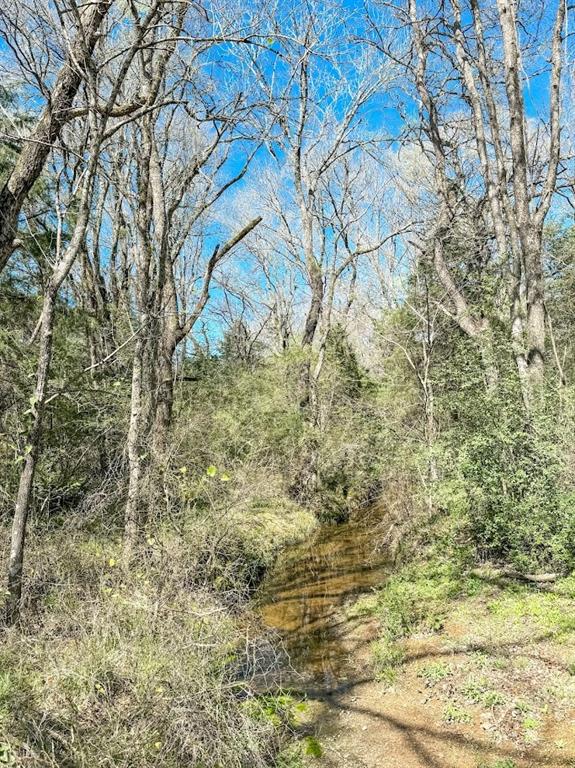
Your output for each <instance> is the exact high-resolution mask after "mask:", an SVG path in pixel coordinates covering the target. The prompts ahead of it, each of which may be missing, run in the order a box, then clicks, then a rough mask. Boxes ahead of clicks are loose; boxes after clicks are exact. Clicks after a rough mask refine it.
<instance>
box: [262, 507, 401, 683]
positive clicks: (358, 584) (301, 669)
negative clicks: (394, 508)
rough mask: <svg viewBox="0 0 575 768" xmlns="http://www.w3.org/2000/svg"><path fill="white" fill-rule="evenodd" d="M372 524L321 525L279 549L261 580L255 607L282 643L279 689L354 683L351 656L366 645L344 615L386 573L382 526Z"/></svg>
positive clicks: (370, 518) (366, 518) (367, 519)
mask: <svg viewBox="0 0 575 768" xmlns="http://www.w3.org/2000/svg"><path fill="white" fill-rule="evenodd" d="M373 518H374V515H371V514H370V515H366V516H364V517H363V518H362V520H361V521H359V522H348V523H342V524H339V525H323V526H321V527H320V528H319V529H318V530H317V532H316V533H315V535H314V536H313V537H312V538H311V539H310V540H308V541H306V542H304V543H300V544H297V545H294V546H292V547H290V548H288V549H287V550H285V551H284V552H283V553H282V555H281V556H280V558H279V559H278V561H277V563H276V565H275V567H274V568H273V569H272V570H271V571H270V573H269V574H268V575H267V577H266V579H265V580H264V582H263V584H262V586H261V588H260V590H259V594H258V598H257V602H258V605H259V611H260V615H261V617H262V619H263V623H264V624H265V626H266V627H268V628H269V629H271V630H275V631H276V632H277V633H278V634H279V637H280V639H281V643H282V646H283V649H284V661H283V663H282V667H283V672H284V675H283V678H282V684H284V685H285V684H297V687H298V688H300V689H303V690H306V691H307V692H310V693H311V692H312V690H315V691H317V690H318V689H319V690H323V691H330V690H335V689H338V688H340V687H341V686H345V685H348V684H352V683H353V682H355V681H354V680H353V666H354V665H353V658H352V657H353V654H354V653H355V652H356V651H357V650H358V648H357V645H358V644H359V643H364V642H367V640H368V639H369V638H366V637H365V633H363V634H362V633H361V632H359V633H358V632H357V631H356V630H357V627H358V623H357V622H355V625H354V620H353V618H350V616H349V615H348V614H347V611H346V608H347V606H349V605H350V604H351V603H352V602H353V600H354V599H355V598H357V597H358V596H360V595H362V594H365V593H368V592H370V591H372V589H373V588H374V587H376V586H379V585H380V584H382V583H383V581H384V580H385V577H386V574H387V573H388V572H389V569H390V559H389V556H388V554H387V552H386V550H385V548H384V547H382V546H381V541H382V539H383V534H382V529H381V523H378V521H377V520H375V521H374V519H373ZM359 624H360V625H361V622H360V623H359ZM354 627H355V629H354ZM286 659H287V663H286ZM288 670H289V671H288ZM290 671H291V673H292V674H291V675H290V673H289V672H290ZM296 678H297V679H296Z"/></svg>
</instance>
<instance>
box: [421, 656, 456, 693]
mask: <svg viewBox="0 0 575 768" xmlns="http://www.w3.org/2000/svg"><path fill="white" fill-rule="evenodd" d="M450 675H451V668H450V666H449V664H446V663H445V662H444V661H436V662H433V663H431V664H426V665H425V666H424V667H422V668H421V669H420V670H419V672H418V673H417V676H418V677H422V678H423V679H424V680H425V682H426V684H427V685H428V686H429V687H433V686H434V685H437V683H440V682H441V681H442V680H445V678H446V677H449V676H450Z"/></svg>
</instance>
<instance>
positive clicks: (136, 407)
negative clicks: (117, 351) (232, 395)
mask: <svg viewBox="0 0 575 768" xmlns="http://www.w3.org/2000/svg"><path fill="white" fill-rule="evenodd" d="M146 333H147V328H145V327H142V328H141V329H140V332H139V334H138V339H137V341H136V346H135V348H134V359H133V362H132V390H131V398H130V425H129V428H128V437H127V443H126V449H127V453H128V498H127V501H126V511H125V518H124V559H125V562H126V563H127V564H129V563H130V561H131V559H132V554H133V551H134V548H135V546H136V544H137V541H138V536H139V532H140V521H141V518H142V509H141V503H142V502H141V498H142V497H141V483H142V477H143V472H142V465H143V462H144V460H145V456H144V453H143V452H144V433H145V423H144V422H145V419H144V403H143V399H144V392H143V389H144V387H143V384H144V358H145V351H146V350H145V347H146V340H145V338H146Z"/></svg>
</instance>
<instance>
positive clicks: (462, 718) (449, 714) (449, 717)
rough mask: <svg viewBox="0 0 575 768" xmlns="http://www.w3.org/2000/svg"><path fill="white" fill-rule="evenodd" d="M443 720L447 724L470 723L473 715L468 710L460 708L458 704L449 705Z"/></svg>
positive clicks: (444, 711) (444, 712)
mask: <svg viewBox="0 0 575 768" xmlns="http://www.w3.org/2000/svg"><path fill="white" fill-rule="evenodd" d="M443 719H444V720H445V722H446V723H457V724H463V723H470V722H471V719H472V718H471V715H470V714H469V712H466V710H464V709H462V708H461V707H458V706H457V704H453V703H449V704H448V705H447V706H446V707H445V709H444V710H443Z"/></svg>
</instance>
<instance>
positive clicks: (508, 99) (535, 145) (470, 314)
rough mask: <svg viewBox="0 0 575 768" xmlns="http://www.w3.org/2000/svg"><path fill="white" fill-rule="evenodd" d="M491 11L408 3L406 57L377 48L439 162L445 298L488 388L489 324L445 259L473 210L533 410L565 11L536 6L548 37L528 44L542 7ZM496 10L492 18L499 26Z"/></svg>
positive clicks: (439, 267)
mask: <svg viewBox="0 0 575 768" xmlns="http://www.w3.org/2000/svg"><path fill="white" fill-rule="evenodd" d="M486 6H487V8H485V7H482V4H480V3H479V2H478V0H470V1H469V3H466V4H465V8H464V7H463V4H462V3H461V1H460V0H450V3H449V6H447V7H446V6H444V5H442V6H441V7H435V6H433V5H432V4H429V3H424V2H418V0H408V2H407V3H406V4H401V5H398V6H395V7H394V13H395V14H396V17H399V18H400V20H401V21H402V22H403V23H404V24H405V25H406V26H407V27H408V28H409V29H410V31H411V41H410V42H411V45H410V48H409V51H408V53H407V55H404V54H403V53H401V52H400V51H398V50H394V49H393V47H392V46H388V45H387V44H386V43H382V42H381V40H380V39H379V37H378V32H377V30H375V36H374V37H373V38H372V39H371V42H372V43H373V44H375V45H376V46H377V47H380V49H381V50H384V51H385V53H386V54H387V55H389V56H392V57H393V58H394V59H396V60H397V61H398V62H401V64H402V65H403V66H405V71H406V72H407V73H408V75H409V78H410V79H411V81H412V83H413V84H414V86H415V90H416V95H417V103H418V105H419V115H420V120H419V127H420V129H421V134H420V136H419V137H416V140H417V141H419V143H420V146H421V149H422V152H423V153H424V154H425V155H426V156H427V157H429V158H430V159H431V162H432V164H433V167H434V175H435V195H436V201H437V208H436V213H435V220H436V221H435V224H434V225H433V226H431V227H429V228H428V230H427V232H426V233H425V236H424V253H425V254H426V256H427V258H428V259H429V261H430V262H431V263H432V264H433V266H434V269H435V272H436V274H437V277H438V279H439V281H440V283H441V285H442V286H443V288H444V290H445V295H446V300H447V303H446V306H445V308H446V310H447V311H449V312H450V313H451V314H452V315H453V317H454V318H455V320H456V322H457V323H458V325H459V326H460V328H461V329H462V331H463V332H464V333H466V334H467V335H469V336H470V337H472V338H473V339H475V341H476V342H477V344H478V345H479V347H480V349H481V351H482V355H483V357H484V360H485V366H486V373H487V378H488V382H489V384H490V386H494V385H495V383H496V378H497V374H496V370H495V361H494V356H493V350H492V346H493V341H492V335H493V333H492V328H491V322H490V319H489V317H488V314H487V313H486V312H485V311H484V309H482V308H481V307H480V306H478V302H473V301H472V300H470V298H469V296H468V295H467V294H466V291H465V289H464V287H463V286H462V285H461V282H460V281H459V280H458V278H457V276H456V275H455V273H454V271H453V268H452V267H451V265H450V263H449V258H448V255H447V251H446V243H447V242H448V241H449V236H450V232H451V229H452V227H453V224H454V222H457V220H458V218H459V217H461V215H462V214H464V215H468V212H469V211H470V210H471V209H475V210H476V211H477V212H478V213H480V215H482V216H483V217H484V219H485V222H486V227H487V231H488V233H490V237H489V238H486V241H485V244H484V246H483V248H484V249H486V250H490V251H491V253H492V255H491V263H492V264H493V270H496V271H498V273H499V275H500V279H501V281H502V284H503V285H504V288H505V291H504V299H503V300H504V301H505V304H506V308H504V307H502V306H500V307H499V308H498V309H499V310H501V311H502V312H504V313H506V314H507V317H508V320H507V322H508V327H509V335H510V338H511V339H512V341H513V345H514V349H515V357H516V361H517V366H518V371H519V375H520V377H521V381H522V383H523V391H524V397H525V401H526V403H527V404H528V403H529V401H530V400H531V398H532V391H533V390H534V389H536V388H537V387H538V386H539V384H540V383H541V381H542V379H543V373H544V355H545V303H544V287H543V267H542V235H543V225H544V222H545V219H546V216H547V214H548V212H549V209H550V205H551V202H552V199H553V196H554V194H555V191H556V186H557V177H558V169H559V167H560V161H561V142H560V139H561V135H560V107H561V100H562V93H561V83H562V62H563V46H562V41H563V31H564V30H563V27H564V20H565V3H564V2H562V0H561V1H560V2H557V3H556V4H555V5H554V11H553V19H552V20H551V23H547V20H548V18H549V17H548V14H547V13H545V14H543V9H542V7H541V6H539V5H538V6H537V9H538V10H539V11H540V12H541V27H538V30H539V39H538V40H537V41H535V40H532V39H529V38H528V37H527V39H524V40H523V41H522V43H521V44H520V43H519V34H520V32H519V30H520V27H521V25H522V21H521V19H520V18H519V13H532V12H537V9H536V8H535V6H533V7H531V4H526V7H525V8H524V9H522V10H521V11H520V10H518V8H517V5H516V3H514V2H510V1H508V0H497V3H496V6H495V7H493V3H487V4H486ZM527 6H529V7H527ZM487 10H488V11H489V18H490V19H494V23H490V25H489V27H486V25H485V19H484V16H485V15H486V13H487ZM525 28H526V27H524V29H525ZM531 28H532V27H531ZM372 29H375V25H374V26H373V27H372ZM541 29H546V32H547V34H548V39H549V50H550V53H551V55H550V62H549V66H548V67H547V69H546V76H547V77H548V83H549V88H548V94H549V95H548V104H547V117H546V118H540V119H539V122H537V123H536V124H534V121H533V119H530V118H529V116H528V111H527V108H526V105H525V99H524V95H523V94H524V87H525V81H526V78H527V77H529V71H530V67H531V68H535V67H536V66H540V65H544V62H541V61H539V60H537V61H533V63H531V62H530V61H529V59H531V60H533V57H534V56H535V47H536V43H537V45H539V44H540V35H541V34H542V33H541ZM526 34H527V33H526ZM500 78H501V80H500ZM500 82H503V83H504V86H503V87H500V84H499V83H500ZM491 240H492V242H490V241H491Z"/></svg>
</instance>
